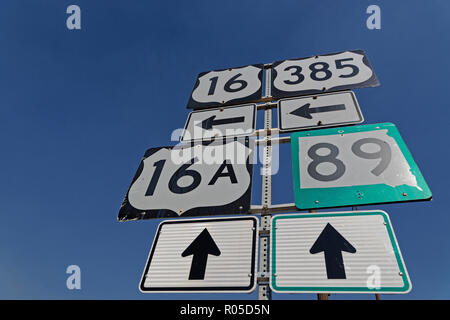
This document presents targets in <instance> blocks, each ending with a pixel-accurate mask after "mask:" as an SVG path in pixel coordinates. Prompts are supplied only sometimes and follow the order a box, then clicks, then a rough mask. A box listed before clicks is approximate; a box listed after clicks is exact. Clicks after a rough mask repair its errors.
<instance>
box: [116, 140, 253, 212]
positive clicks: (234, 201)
mask: <svg viewBox="0 0 450 320" xmlns="http://www.w3.org/2000/svg"><path fill="white" fill-rule="evenodd" d="M252 154H253V153H252V147H251V146H250V142H249V139H248V138H245V139H242V141H240V140H237V138H235V140H234V141H228V142H226V143H223V142H220V141H216V142H213V143H209V144H207V145H205V144H201V143H198V144H194V145H189V146H176V147H161V148H151V149H149V150H147V152H146V153H145V155H144V158H143V160H142V161H141V163H140V165H139V168H138V170H137V172H136V174H135V176H134V178H133V182H132V183H131V186H130V188H129V190H128V192H127V195H126V196H125V199H124V201H123V203H122V207H121V208H120V211H119V217H118V219H119V220H122V221H123V220H136V219H151V218H163V217H179V216H198V215H221V214H236V213H246V212H248V211H249V209H250V200H251V185H252V168H253V164H252V163H253V161H251V160H252V159H250V156H251V155H252Z"/></svg>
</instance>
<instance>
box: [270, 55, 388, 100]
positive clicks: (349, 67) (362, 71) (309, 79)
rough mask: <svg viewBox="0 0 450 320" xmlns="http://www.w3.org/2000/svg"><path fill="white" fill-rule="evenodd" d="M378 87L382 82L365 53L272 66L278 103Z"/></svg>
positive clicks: (327, 56)
mask: <svg viewBox="0 0 450 320" xmlns="http://www.w3.org/2000/svg"><path fill="white" fill-rule="evenodd" d="M377 85H379V82H378V79H377V77H376V75H375V73H374V71H373V69H372V67H371V66H370V64H369V61H368V59H367V56H366V55H365V53H364V51H361V50H355V51H344V52H340V53H334V54H327V55H320V56H312V57H307V58H300V59H291V60H283V61H278V62H275V63H274V64H273V65H272V96H273V97H274V98H276V99H279V98H284V97H292V96H299V95H305V94H315V93H321V92H329V91H337V90H344V89H352V88H362V87H374V86H377Z"/></svg>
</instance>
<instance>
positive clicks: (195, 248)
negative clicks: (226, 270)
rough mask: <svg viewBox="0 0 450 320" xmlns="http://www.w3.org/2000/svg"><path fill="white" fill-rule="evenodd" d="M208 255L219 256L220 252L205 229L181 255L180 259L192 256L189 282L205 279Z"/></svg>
mask: <svg viewBox="0 0 450 320" xmlns="http://www.w3.org/2000/svg"><path fill="white" fill-rule="evenodd" d="M209 254H212V255H214V256H220V250H219V248H218V247H217V245H216V243H215V242H214V240H213V238H212V237H211V235H210V234H209V232H208V229H206V228H205V229H204V230H203V231H202V232H201V233H200V234H199V235H198V236H197V238H195V240H194V241H192V243H191V244H190V245H189V246H188V247H187V248H186V250H184V251H183V253H182V254H181V256H182V257H187V256H190V255H192V256H193V257H192V263H191V271H190V272H189V280H203V279H205V271H206V263H207V262H208V255H209Z"/></svg>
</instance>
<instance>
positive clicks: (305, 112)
mask: <svg viewBox="0 0 450 320" xmlns="http://www.w3.org/2000/svg"><path fill="white" fill-rule="evenodd" d="M310 106H311V104H310V103H306V104H304V105H303V106H301V107H300V108H298V109H295V110H294V111H292V112H290V114H293V115H295V116H299V117H302V118H306V119H312V116H311V113H320V112H330V111H339V110H345V104H334V105H330V106H322V107H315V108H310Z"/></svg>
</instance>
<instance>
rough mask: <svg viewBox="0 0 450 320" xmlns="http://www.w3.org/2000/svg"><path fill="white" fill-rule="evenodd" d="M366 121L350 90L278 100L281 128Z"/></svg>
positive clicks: (289, 128)
mask: <svg viewBox="0 0 450 320" xmlns="http://www.w3.org/2000/svg"><path fill="white" fill-rule="evenodd" d="M363 121H364V118H363V116H362V114H361V110H360V108H359V105H358V101H357V100H356V96H355V94H354V93H353V92H351V91H345V92H338V93H327V94H319V95H311V96H304V97H299V98H289V99H282V100H280V101H279V102H278V127H279V128H280V131H282V132H287V131H297V130H301V129H311V128H317V127H331V126H340V125H349V124H356V123H361V122H363Z"/></svg>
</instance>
